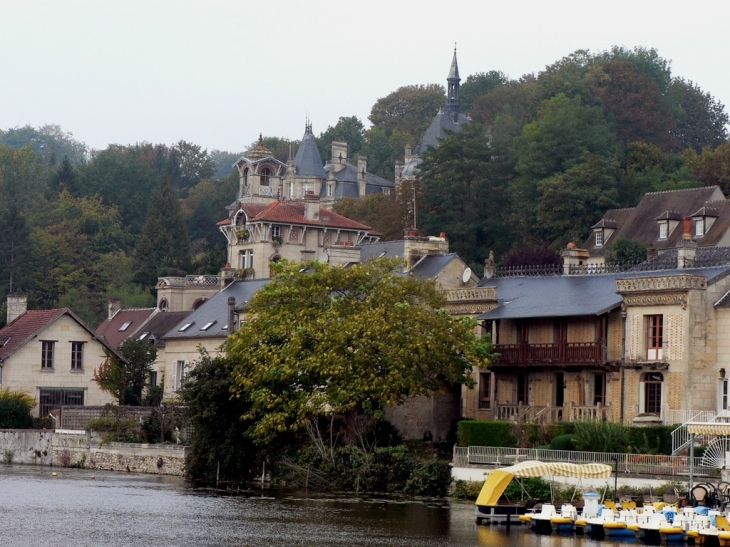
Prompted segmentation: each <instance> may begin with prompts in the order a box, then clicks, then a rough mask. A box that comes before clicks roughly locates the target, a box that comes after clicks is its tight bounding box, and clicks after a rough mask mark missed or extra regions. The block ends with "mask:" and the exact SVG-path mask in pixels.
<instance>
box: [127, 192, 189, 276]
mask: <svg viewBox="0 0 730 547" xmlns="http://www.w3.org/2000/svg"><path fill="white" fill-rule="evenodd" d="M135 257H136V262H137V275H136V276H135V281H137V283H139V284H141V285H145V286H152V285H154V284H155V282H156V281H157V276H158V273H159V272H160V271H161V270H164V269H170V268H172V269H176V270H183V271H187V270H189V269H190V265H191V248H190V239H189V237H188V231H187V229H186V228H185V221H184V220H183V218H182V214H181V210H180V204H179V202H178V201H177V199H176V198H175V194H174V192H173V189H172V187H171V186H170V183H169V182H168V181H167V180H163V182H162V184H161V185H160V187H159V188H158V189H157V190H156V191H155V192H154V193H153V194H152V199H151V202H150V208H149V212H148V213H147V220H146V221H145V224H144V229H143V231H142V235H141V237H140V240H139V243H138V244H137V248H136V249H135Z"/></svg>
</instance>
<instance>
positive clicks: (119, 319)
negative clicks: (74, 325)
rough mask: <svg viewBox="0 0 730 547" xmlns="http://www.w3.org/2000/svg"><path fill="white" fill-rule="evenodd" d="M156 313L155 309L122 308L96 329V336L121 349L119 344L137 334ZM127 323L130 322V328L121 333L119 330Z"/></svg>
mask: <svg viewBox="0 0 730 547" xmlns="http://www.w3.org/2000/svg"><path fill="white" fill-rule="evenodd" d="M154 311H155V308H121V309H120V310H118V311H117V312H116V313H115V314H114V316H113V317H112V318H111V319H107V320H105V321H104V322H103V323H102V324H101V325H99V326H98V327H96V334H98V335H99V336H103V337H104V338H106V341H107V342H109V343H110V344H111V345H112V346H114V347H119V344H121V343H122V342H124V341H125V340H126V339H127V338H129V337H130V336H132V335H133V334H135V333H136V332H137V329H139V327H140V326H141V325H142V324H143V323H144V322H145V321H147V320H148V319H149V317H150V315H152V313H154ZM127 321H130V324H129V326H128V327H127V328H126V329H124V330H123V331H122V332H119V328H120V327H121V326H122V325H124V323H126V322H127Z"/></svg>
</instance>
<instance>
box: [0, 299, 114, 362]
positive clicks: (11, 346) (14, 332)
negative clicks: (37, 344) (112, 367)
mask: <svg viewBox="0 0 730 547" xmlns="http://www.w3.org/2000/svg"><path fill="white" fill-rule="evenodd" d="M64 315H69V316H70V317H71V318H72V319H73V320H74V321H76V322H77V323H78V324H79V325H81V327H83V328H84V329H86V330H87V331H88V332H89V334H91V335H92V336H93V337H94V338H96V339H97V340H98V341H99V343H101V344H102V345H103V346H105V347H106V348H107V349H109V350H110V351H112V352H113V353H115V354H117V355H119V354H118V353H117V351H116V349H114V348H113V347H112V346H111V345H110V344H109V343H108V342H107V341H106V340H105V339H104V338H97V337H96V335H95V333H94V331H92V330H91V329H90V328H89V327H88V326H87V325H86V324H85V323H84V322H83V321H82V320H81V319H80V318H79V317H78V316H77V315H76V314H75V313H73V312H72V311H71V310H69V309H68V308H56V309H52V310H28V311H26V312H25V313H23V314H22V315H19V316H18V317H16V318H15V319H14V320H13V321H11V322H10V323H8V324H7V325H5V327H3V328H2V329H0V362H2V361H5V360H6V359H7V358H8V357H10V356H11V355H12V354H13V353H15V352H16V351H17V350H18V349H20V348H21V347H23V346H24V345H25V344H26V343H27V342H28V341H30V340H32V339H33V338H34V337H35V336H37V335H38V334H40V333H41V332H42V331H43V330H44V329H46V328H47V327H48V326H49V325H51V324H52V323H54V322H55V321H57V320H58V319H59V318H60V317H62V316H64ZM120 357H121V356H120Z"/></svg>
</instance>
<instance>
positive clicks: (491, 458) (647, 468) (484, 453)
mask: <svg viewBox="0 0 730 547" xmlns="http://www.w3.org/2000/svg"><path fill="white" fill-rule="evenodd" d="M527 460H538V461H541V462H567V463H578V464H584V463H605V464H607V465H610V466H612V467H613V466H615V465H616V464H618V471H619V473H622V474H629V475H663V476H672V477H687V476H689V457H687V456H651V455H648V454H620V453H610V452H578V451H575V450H547V449H542V448H505V447H498V446H468V447H461V446H455V447H454V458H453V464H454V466H456V467H465V466H467V465H473V464H477V465H494V466H499V467H506V466H510V465H514V464H515V463H518V462H522V461H527ZM694 464H695V465H694V474H695V476H697V477H719V476H720V470H719V469H717V468H713V467H707V466H705V465H702V458H695V459H694Z"/></svg>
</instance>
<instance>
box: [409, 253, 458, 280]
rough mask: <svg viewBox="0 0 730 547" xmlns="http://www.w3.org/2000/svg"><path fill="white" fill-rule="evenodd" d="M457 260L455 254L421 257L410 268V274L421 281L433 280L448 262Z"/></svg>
mask: <svg viewBox="0 0 730 547" xmlns="http://www.w3.org/2000/svg"><path fill="white" fill-rule="evenodd" d="M457 258H458V255H457V254H456V253H449V254H445V255H428V256H425V257H423V258H422V259H421V260H419V261H418V263H417V264H416V265H415V266H413V268H411V271H410V273H411V274H413V275H414V276H416V277H420V278H422V279H433V278H434V277H436V276H437V275H438V274H439V273H441V272H442V271H443V269H444V268H445V267H446V266H447V265H448V263H449V262H451V261H452V260H455V259H457Z"/></svg>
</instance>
